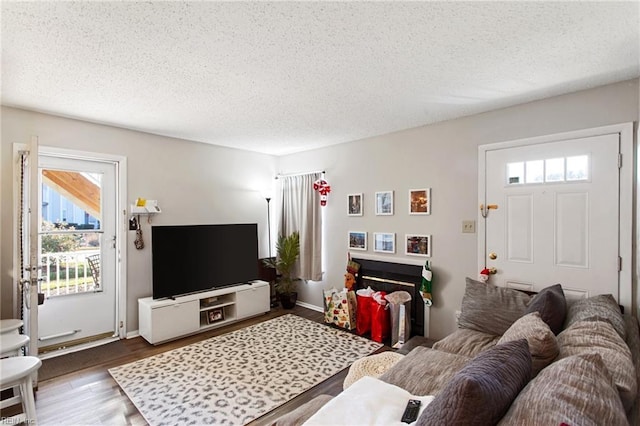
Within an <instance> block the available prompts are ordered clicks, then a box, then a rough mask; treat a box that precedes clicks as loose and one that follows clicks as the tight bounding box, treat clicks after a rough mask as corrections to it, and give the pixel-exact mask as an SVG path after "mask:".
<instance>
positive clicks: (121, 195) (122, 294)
mask: <svg viewBox="0 0 640 426" xmlns="http://www.w3.org/2000/svg"><path fill="white" fill-rule="evenodd" d="M25 150H29V146H28V144H21V143H14V144H13V157H14V162H13V167H14V170H13V176H14V191H13V192H14V198H13V199H14V202H13V210H14V221H13V241H14V244H13V247H14V250H13V270H14V271H18V268H19V267H20V265H19V264H18V258H19V253H18V247H19V244H18V243H19V242H18V237H17V235H18V227H19V223H18V222H19V220H20V216H19V212H20V211H19V209H20V206H19V202H18V201H19V192H20V187H19V181H18V173H19V163H18V160H19V158H20V151H25ZM39 155H48V156H54V157H64V158H70V159H79V160H89V161H102V162H110V163H113V164H114V166H115V168H116V171H115V174H116V191H117V196H116V209H115V212H116V216H117V217H116V229H115V232H116V250H117V251H116V277H115V278H116V282H115V288H116V296H115V297H116V321H117V324H116V330H117V334H118V337H119V338H120V339H125V338H127V228H126V225H127V223H128V221H127V220H126V218H127V212H126V205H127V157H124V156H121V155H114V154H103V153H97V152H89V151H80V150H75V149H66V148H58V147H51V146H45V145H40V146H39ZM36 196H38V195H37V194H36ZM14 277H15V278H14V286H13V294H14V297H13V304H14V306H13V309H14V315H20V312H19V307H20V300H19V297H21V295H20V294H19V293H18V283H17V281H18V280H19V279H20V277H19V274H17V272H16V273H14ZM15 318H19V317H15Z"/></svg>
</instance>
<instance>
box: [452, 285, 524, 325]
mask: <svg viewBox="0 0 640 426" xmlns="http://www.w3.org/2000/svg"><path fill="white" fill-rule="evenodd" d="M530 301H531V296H529V295H527V294H525V293H523V292H521V291H518V290H514V289H511V288H504V287H496V286H494V285H492V284H486V283H482V282H480V281H476V280H473V279H471V278H467V286H466V288H465V292H464V296H463V298H462V309H461V311H462V312H461V313H460V319H459V321H458V326H459V327H460V328H470V329H472V330H477V331H482V332H484V333H489V334H494V335H496V336H502V335H503V334H504V332H505V331H507V329H508V328H509V327H511V324H513V323H514V322H516V320H517V319H518V318H520V317H521V316H522V315H523V314H524V312H525V311H526V309H527V305H528V304H529V302H530Z"/></svg>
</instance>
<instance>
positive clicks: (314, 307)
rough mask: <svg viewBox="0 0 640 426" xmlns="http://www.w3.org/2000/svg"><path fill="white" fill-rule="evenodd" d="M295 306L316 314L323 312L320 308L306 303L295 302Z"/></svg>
mask: <svg viewBox="0 0 640 426" xmlns="http://www.w3.org/2000/svg"><path fill="white" fill-rule="evenodd" d="M296 305H298V306H302V307H303V308H307V309H311V310H312V311H316V312H324V308H323V307H321V306H316V305H312V304H311V303H306V302H296Z"/></svg>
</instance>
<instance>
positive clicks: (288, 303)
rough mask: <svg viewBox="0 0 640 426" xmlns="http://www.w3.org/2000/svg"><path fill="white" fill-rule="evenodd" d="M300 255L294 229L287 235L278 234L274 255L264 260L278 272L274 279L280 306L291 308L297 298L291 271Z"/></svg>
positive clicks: (297, 237) (294, 280)
mask: <svg viewBox="0 0 640 426" xmlns="http://www.w3.org/2000/svg"><path fill="white" fill-rule="evenodd" d="M298 257H300V234H299V233H298V232H297V231H296V232H294V233H292V234H290V235H288V236H284V235H280V236H279V237H278V241H276V257H275V258H269V259H265V260H264V264H265V266H267V267H269V268H275V269H276V271H278V273H279V274H280V275H279V277H278V279H277V280H276V286H275V287H276V293H277V294H278V298H279V299H280V303H281V304H282V307H283V308H285V309H293V307H295V306H296V301H297V300H298V293H297V292H296V291H295V290H296V281H297V280H298V279H297V278H293V277H292V276H291V273H292V272H293V267H294V266H295V264H296V262H297V261H298Z"/></svg>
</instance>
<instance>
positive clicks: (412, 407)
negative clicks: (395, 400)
mask: <svg viewBox="0 0 640 426" xmlns="http://www.w3.org/2000/svg"><path fill="white" fill-rule="evenodd" d="M420 404H422V401H420V400H419V399H410V400H409V402H407V408H405V409H404V413H402V419H400V421H401V422H402V423H412V422H415V421H416V420H417V419H418V412H419V411H420Z"/></svg>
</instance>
